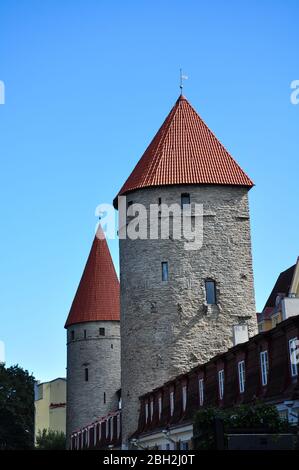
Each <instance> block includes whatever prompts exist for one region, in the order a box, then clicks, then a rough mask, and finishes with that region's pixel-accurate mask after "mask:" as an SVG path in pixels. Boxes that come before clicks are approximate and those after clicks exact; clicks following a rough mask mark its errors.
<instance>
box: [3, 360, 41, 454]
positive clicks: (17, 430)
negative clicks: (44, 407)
mask: <svg viewBox="0 0 299 470" xmlns="http://www.w3.org/2000/svg"><path fill="white" fill-rule="evenodd" d="M34 381H35V380H34V377H33V376H32V375H30V374H29V373H28V371H26V370H24V369H22V368H21V367H19V366H17V365H16V366H12V367H8V368H6V367H5V366H4V365H3V364H0V449H12V450H14V449H30V448H32V447H33V445H34Z"/></svg>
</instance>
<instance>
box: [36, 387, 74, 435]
mask: <svg viewBox="0 0 299 470" xmlns="http://www.w3.org/2000/svg"><path fill="white" fill-rule="evenodd" d="M65 403H66V380H65V379H55V380H52V381H51V382H45V383H42V384H39V385H38V397H37V399H36V400H35V439H36V436H37V435H38V432H39V430H40V431H42V430H43V429H47V430H49V429H51V430H53V431H62V432H64V433H65V426H66V405H65ZM58 404H60V405H63V404H64V406H60V407H55V406H52V407H51V405H58Z"/></svg>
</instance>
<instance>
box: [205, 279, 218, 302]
mask: <svg viewBox="0 0 299 470" xmlns="http://www.w3.org/2000/svg"><path fill="white" fill-rule="evenodd" d="M211 284H212V286H213V300H214V302H210V301H209V298H208V297H209V295H208V288H207V286H208V285H211ZM205 294H206V303H207V305H217V291H216V281H215V280H214V279H211V278H208V279H205Z"/></svg>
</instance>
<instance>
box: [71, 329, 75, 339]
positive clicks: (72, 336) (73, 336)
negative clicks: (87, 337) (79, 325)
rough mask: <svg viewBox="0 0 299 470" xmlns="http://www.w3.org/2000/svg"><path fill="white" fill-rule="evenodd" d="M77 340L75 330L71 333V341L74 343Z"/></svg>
mask: <svg viewBox="0 0 299 470" xmlns="http://www.w3.org/2000/svg"><path fill="white" fill-rule="evenodd" d="M74 339H75V332H74V330H72V331H71V341H74Z"/></svg>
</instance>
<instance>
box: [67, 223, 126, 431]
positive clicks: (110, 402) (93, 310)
mask: <svg viewBox="0 0 299 470" xmlns="http://www.w3.org/2000/svg"><path fill="white" fill-rule="evenodd" d="M65 328H66V329H67V424H66V427H67V429H66V433H67V438H68V439H69V437H70V435H71V433H72V432H74V431H75V430H76V429H79V428H81V427H82V426H85V425H87V424H89V423H91V422H93V421H94V420H95V419H96V418H98V417H100V416H103V415H106V414H107V413H109V412H110V411H115V410H116V409H117V407H118V396H117V392H118V391H119V389H120V325H119V282H118V278H117V275H116V272H115V269H114V265H113V262H112V259H111V256H110V252H109V249H108V246H107V242H106V240H105V237H104V235H103V232H102V230H101V228H99V230H98V232H97V236H96V237H95V238H94V241H93V244H92V248H91V251H90V254H89V257H88V260H87V263H86V266H85V269H84V272H83V275H82V278H81V281H80V284H79V287H78V289H77V292H76V295H75V298H74V300H73V303H72V306H71V310H70V313H69V315H68V318H67V321H66V324H65Z"/></svg>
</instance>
